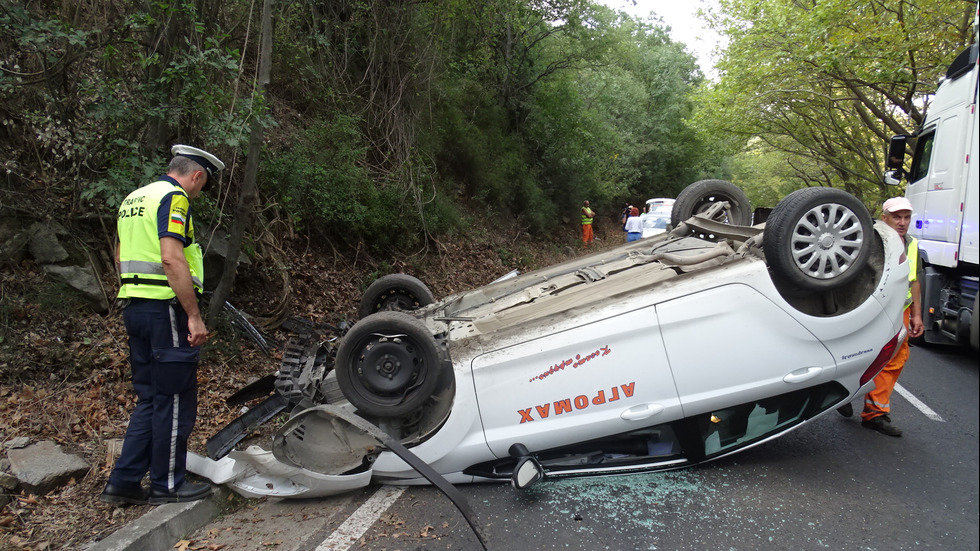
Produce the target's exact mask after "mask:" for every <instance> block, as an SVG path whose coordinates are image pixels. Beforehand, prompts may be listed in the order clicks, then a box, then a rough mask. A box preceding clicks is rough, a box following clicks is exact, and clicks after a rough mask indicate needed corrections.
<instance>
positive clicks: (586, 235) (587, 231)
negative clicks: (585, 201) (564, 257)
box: [582, 224, 593, 247]
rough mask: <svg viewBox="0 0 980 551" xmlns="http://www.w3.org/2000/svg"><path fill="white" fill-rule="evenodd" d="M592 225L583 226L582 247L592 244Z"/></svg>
mask: <svg viewBox="0 0 980 551" xmlns="http://www.w3.org/2000/svg"><path fill="white" fill-rule="evenodd" d="M592 240H593V235H592V224H582V246H583V247H584V246H586V245H588V244H589V243H592Z"/></svg>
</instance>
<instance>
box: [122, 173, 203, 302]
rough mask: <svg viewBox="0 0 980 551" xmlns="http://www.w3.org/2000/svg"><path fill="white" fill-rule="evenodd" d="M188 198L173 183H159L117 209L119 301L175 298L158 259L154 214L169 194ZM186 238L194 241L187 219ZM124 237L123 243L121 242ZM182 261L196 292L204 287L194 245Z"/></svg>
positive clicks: (199, 257)
mask: <svg viewBox="0 0 980 551" xmlns="http://www.w3.org/2000/svg"><path fill="white" fill-rule="evenodd" d="M175 192H176V193H179V194H181V195H183V196H184V197H186V196H187V194H186V193H185V192H184V190H183V189H181V188H180V187H178V186H175V185H174V184H173V183H171V182H169V181H166V180H161V181H158V182H154V183H152V184H149V185H147V186H143V187H141V188H140V189H138V190H136V191H134V192H133V193H131V194H129V196H128V197H126V199H125V200H124V201H123V204H122V206H121V207H120V209H119V212H120V217H119V218H118V220H117V223H116V225H117V230H118V232H119V235H120V245H119V264H120V272H121V274H120V275H121V281H122V286H120V288H119V298H149V299H160V300H166V299H170V298H173V297H174V296H176V294H175V293H174V292H173V290H172V289H171V288H170V285H169V283H168V282H167V275H166V272H164V269H163V260H162V259H161V256H160V235H159V229H158V228H159V226H158V225H157V223H158V221H157V212H158V211H159V209H160V203H161V202H162V201H163V198H164V197H166V196H167V195H168V194H171V193H175ZM186 224H187V230H186V231H187V236H188V238H189V239H191V240H193V237H194V228H193V221H192V220H191V218H190V216H189V213H188V217H187V221H186ZM122 236H126V239H122ZM184 258H185V259H186V260H187V265H188V268H189V269H190V274H191V281H192V282H193V284H194V287H195V290H197V291H198V292H200V291H201V289H202V288H203V287H204V284H203V280H204V255H203V254H202V252H201V247H200V246H199V245H198V244H197V243H194V242H191V244H190V245H187V246H185V247H184Z"/></svg>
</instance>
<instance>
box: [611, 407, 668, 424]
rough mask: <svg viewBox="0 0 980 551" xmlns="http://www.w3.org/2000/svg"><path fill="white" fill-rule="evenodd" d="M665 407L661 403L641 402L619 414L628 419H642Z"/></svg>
mask: <svg viewBox="0 0 980 551" xmlns="http://www.w3.org/2000/svg"><path fill="white" fill-rule="evenodd" d="M663 410H664V407H663V406H662V405H660V404H640V405H638V406H633V407H631V408H629V409H628V410H626V411H624V412H623V413H621V414H620V415H619V416H620V417H622V418H623V419H625V420H626V421H640V420H642V419H646V418H648V417H653V416H654V415H656V414H658V413H660V412H661V411H663Z"/></svg>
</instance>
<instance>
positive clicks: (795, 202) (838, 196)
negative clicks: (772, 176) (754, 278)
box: [762, 187, 874, 291]
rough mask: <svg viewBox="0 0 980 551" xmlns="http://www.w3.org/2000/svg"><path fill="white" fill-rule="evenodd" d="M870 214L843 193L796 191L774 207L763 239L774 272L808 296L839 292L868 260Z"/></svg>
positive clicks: (825, 189)
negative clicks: (830, 290) (829, 291)
mask: <svg viewBox="0 0 980 551" xmlns="http://www.w3.org/2000/svg"><path fill="white" fill-rule="evenodd" d="M872 239H874V229H873V226H872V221H871V214H870V213H869V212H868V209H867V208H866V207H865V206H864V204H863V203H861V201H859V200H858V199H857V198H856V197H854V196H853V195H851V194H850V193H847V192H846V191H843V190H840V189H834V188H825V187H813V188H805V189H799V190H796V191H794V192H793V193H790V194H789V195H787V196H786V197H785V198H784V199H783V200H782V201H780V202H779V204H778V205H776V208H774V209H773V211H772V214H771V215H769V219H768V220H767V221H766V229H765V232H764V233H763V236H762V246H763V250H764V251H765V255H766V260H767V261H768V262H769V267H770V268H771V269H772V271H773V273H774V274H775V275H776V276H777V277H779V278H781V279H783V280H784V281H786V282H787V283H789V284H792V285H795V286H797V287H800V288H802V289H804V290H809V291H822V290H828V289H833V288H836V287H840V286H841V285H845V284H847V283H848V282H850V281H852V280H853V279H854V278H855V277H857V276H858V275H860V273H861V270H862V268H864V265H865V264H866V263H867V261H868V257H869V256H870V255H871V240H872Z"/></svg>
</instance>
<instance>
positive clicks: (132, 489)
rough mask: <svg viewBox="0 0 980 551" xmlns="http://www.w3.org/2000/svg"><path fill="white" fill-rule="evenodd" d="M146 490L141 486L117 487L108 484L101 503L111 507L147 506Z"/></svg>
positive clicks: (100, 497)
mask: <svg viewBox="0 0 980 551" xmlns="http://www.w3.org/2000/svg"><path fill="white" fill-rule="evenodd" d="M146 498H147V495H146V490H144V489H143V488H142V487H141V486H138V485H137V486H116V485H115V484H110V483H106V485H105V489H103V490H102V495H100V496H99V501H101V502H102V503H108V504H110V505H119V506H125V505H146V502H147V500H146Z"/></svg>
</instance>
